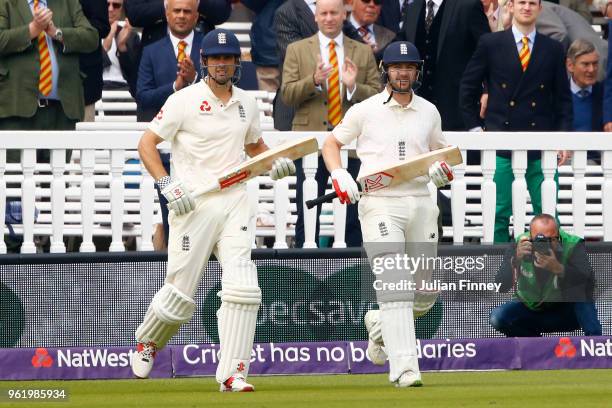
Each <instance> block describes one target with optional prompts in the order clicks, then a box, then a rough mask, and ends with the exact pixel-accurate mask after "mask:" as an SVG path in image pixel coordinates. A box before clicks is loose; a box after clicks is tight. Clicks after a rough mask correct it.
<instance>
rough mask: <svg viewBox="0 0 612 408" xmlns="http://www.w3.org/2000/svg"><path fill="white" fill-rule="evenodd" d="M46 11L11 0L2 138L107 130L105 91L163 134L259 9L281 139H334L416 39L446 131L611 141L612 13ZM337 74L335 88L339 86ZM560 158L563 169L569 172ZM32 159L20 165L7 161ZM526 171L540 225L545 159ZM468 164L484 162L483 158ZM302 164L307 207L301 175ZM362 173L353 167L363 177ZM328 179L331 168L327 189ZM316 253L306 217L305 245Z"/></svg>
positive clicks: (0, 97)
mask: <svg viewBox="0 0 612 408" xmlns="http://www.w3.org/2000/svg"><path fill="white" fill-rule="evenodd" d="M48 1H49V0H0V57H1V58H0V129H1V130H16V129H19V130H70V129H74V128H75V124H76V122H78V121H93V120H94V104H95V102H96V101H98V100H99V99H100V98H101V94H102V89H108V90H113V89H125V90H129V91H130V93H131V95H132V96H133V97H134V98H135V100H136V103H137V107H138V109H137V117H138V120H139V121H150V120H151V119H152V118H153V116H154V115H155V114H156V113H157V111H158V110H159V108H160V107H161V106H162V105H163V104H164V102H165V100H166V99H167V98H168V96H169V95H171V94H172V93H174V92H176V91H178V90H180V89H182V88H183V87H186V86H189V85H191V84H193V83H195V82H196V81H198V80H199V79H201V76H202V74H203V73H202V70H201V67H200V57H199V48H200V41H201V38H202V37H203V35H204V34H205V33H206V32H208V31H210V30H211V29H213V28H214V27H215V26H216V25H219V24H222V23H224V22H226V21H228V19H229V18H230V14H231V13H232V9H233V8H234V9H235V8H237V7H246V8H248V9H249V10H250V13H251V15H252V16H253V18H252V26H251V33H250V38H251V42H250V44H251V49H250V54H248V55H243V57H244V58H243V59H244V60H246V59H250V60H252V63H253V64H254V66H255V69H256V73H257V83H258V86H259V88H260V89H263V90H266V91H270V92H276V98H275V101H274V103H273V105H274V112H273V116H274V126H275V128H276V129H277V130H281V131H282V130H296V131H300V130H314V131H326V130H331V129H333V127H334V126H335V125H336V124H337V123H338V122H339V121H340V120H341V118H342V115H343V114H344V112H346V110H347V109H348V108H349V107H350V106H351V105H353V104H355V103H357V102H359V101H362V100H364V99H365V98H367V97H369V96H371V95H373V94H375V93H376V92H378V90H379V89H380V79H379V70H378V62H379V60H380V56H381V55H382V52H383V51H384V49H385V47H386V46H387V45H388V44H389V43H391V42H392V41H394V40H407V41H410V42H412V43H414V44H415V45H416V47H417V48H418V50H419V53H420V54H421V57H422V58H423V59H424V61H425V64H424V67H425V68H424V71H423V73H422V77H421V78H420V87H419V88H418V89H417V91H416V92H417V93H418V94H419V95H420V96H422V97H424V98H425V99H427V100H429V101H430V102H432V103H433V104H434V105H435V106H436V107H437V109H438V110H439V112H440V114H441V117H442V128H443V130H446V131H461V130H475V131H476V130H477V131H495V130H516V131H571V130H576V131H608V132H609V131H612V75H610V66H609V64H608V63H607V61H608V59H609V53H610V48H609V46H608V42H607V41H606V40H605V39H604V37H605V35H604V36H602V33H605V32H607V33H608V34H609V31H610V28H611V26H612V21H610V20H609V19H612V1H611V0H559V1H540V0H344V1H342V0H318V1H314V0H269V1H263V0H242V1H230V0H80V2H79V1H77V0H53V1H49V3H47V2H48ZM104 1H106V4H104ZM593 2H595V3H594V4H592V3H593ZM239 3H242V4H239ZM15 5H16V6H15ZM595 10H598V11H599V12H601V14H602V16H603V17H604V18H606V19H608V20H607V26H603V25H602V26H601V28H602V29H603V30H601V32H600V31H598V30H595V29H594V28H593V27H594V26H593V25H592V24H593V23H594V20H593V12H594V11H595ZM526 16H527V17H526ZM491 32H493V33H491ZM608 41H609V40H608ZM525 53H526V54H525ZM525 55H527V63H526V64H524V63H523V62H524V61H523V60H522V59H521V58H523V57H524V56H525ZM519 56H521V58H519ZM334 64H336V65H335V66H334ZM334 67H336V68H337V72H338V78H337V80H331V79H330V73H331V72H334ZM606 71H607V73H608V75H606ZM204 75H205V73H204ZM334 87H337V88H338V92H337V93H338V94H339V97H338V99H336V92H335V90H334ZM330 94H333V95H334V98H330ZM549 101H552V102H553V103H549ZM559 155H560V160H559V163H562V162H564V161H566V160H568V159H570V158H569V153H568V152H559ZM46 156H48V153H46ZM46 156H45V152H40V153H39V157H38V160H39V161H43V162H44V161H48V160H49V158H48V157H46ZM19 159H20V158H19V152H18V151H9V152H8V157H7V160H8V161H9V162H18V161H19ZM529 159H530V161H529V163H530V164H529V168H528V170H527V183H528V187H529V191H530V193H531V195H532V197H531V198H532V202H533V203H534V209H535V212H536V213H538V212H539V211H540V207H539V206H538V205H537V204H538V196H539V191H540V189H539V187H540V184H541V181H542V174H541V167H540V162H539V156H538V154H537V152H533V153H530V156H529ZM589 159H591V160H594V161H598V160H599V157H598V155H597V154H594V153H592V154H589ZM468 160H469V161H471V162H478V160H479V157H478V154H477V152H471V153H470V155H469V157H468ZM296 164H297V166H298V174H297V175H298V192H297V202H298V203H299V202H300V201H301V188H300V187H301V183H300V181H303V180H304V174H303V171H302V170H301V169H302V168H301V163H300V161H298V162H297V163H296ZM166 165H168V162H166ZM497 165H498V171H497V172H496V176H495V181H496V183H497V185H498V187H497V191H498V197H497V199H498V208H497V217H496V235H495V240H496V242H505V241H508V240H509V239H510V236H509V234H508V220H507V218H508V217H509V208H510V207H509V205H510V204H509V203H510V201H509V200H510V195H509V194H507V190H508V189H509V188H510V187H509V186H510V184H509V183H511V181H512V174H511V173H512V171H511V167H509V166H510V162H509V156H508V154H507V153H506V152H498V163H497ZM358 168H359V161H358V160H357V159H356V158H355V157H350V158H349V162H348V169H349V171H350V172H351V174H353V175H356V174H357V171H358ZM508 170H509V171H510V172H509V173H508ZM504 172H505V173H504ZM327 179H328V174H327V172H326V171H325V166H324V165H323V163H319V171H318V172H317V175H316V180H317V183H318V185H319V190H320V191H322V190H323V189H324V188H325V185H326V183H327ZM439 205H440V207H441V209H442V211H441V217H450V205H449V203H448V202H447V201H445V198H444V196H442V195H440V196H439ZM162 207H164V206H163V205H162ZM319 211H320V209H319ZM164 218H165V217H164ZM440 222H441V223H442V222H445V221H444V220H443V219H441V220H440ZM446 222H448V221H446ZM317 233H318V231H317ZM346 237H347V243H348V245H349V246H359V245H361V233H360V228H359V221H358V220H357V215H356V211H355V210H354V209H351V208H349V210H348V222H347V230H346ZM303 241H304V231H303V210H302V206H301V205H298V222H297V226H296V246H298V247H299V246H301V245H302V244H303Z"/></svg>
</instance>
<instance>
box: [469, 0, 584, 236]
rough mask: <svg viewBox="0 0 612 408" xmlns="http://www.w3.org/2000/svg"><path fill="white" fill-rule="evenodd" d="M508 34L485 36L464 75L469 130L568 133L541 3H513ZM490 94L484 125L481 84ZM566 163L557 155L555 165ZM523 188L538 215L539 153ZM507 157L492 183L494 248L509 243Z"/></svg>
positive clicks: (554, 47)
mask: <svg viewBox="0 0 612 408" xmlns="http://www.w3.org/2000/svg"><path fill="white" fill-rule="evenodd" d="M509 9H510V12H511V13H512V15H513V20H512V28H511V29H509V30H506V31H499V32H496V33H491V34H487V35H484V36H483V37H482V38H481V39H480V41H479V43H478V48H477V49H476V52H475V53H474V56H473V57H472V59H471V60H470V62H469V64H468V66H467V67H466V69H465V73H464V74H463V80H462V82H461V100H460V103H461V111H462V114H463V118H464V121H465V124H466V125H467V127H468V128H469V129H470V130H482V128H484V129H485V130H488V131H532V132H533V131H570V130H571V129H572V98H571V94H570V88H569V81H568V78H567V73H566V71H565V64H564V59H565V55H564V52H563V47H562V46H561V44H560V43H559V42H557V41H555V40H552V39H550V38H548V37H546V36H544V35H542V34H540V33H538V32H536V28H535V24H536V20H537V18H538V15H539V13H540V11H541V10H542V4H541V2H540V1H539V0H513V1H511V2H510V4H509ZM483 83H484V84H485V86H486V87H487V88H488V90H489V100H488V106H487V112H486V115H485V118H484V121H483V120H482V119H481V118H480V107H479V100H480V96H481V93H482V84H483ZM566 159H567V152H560V161H559V164H562V163H563V162H564V161H565V160H566ZM525 178H526V180H527V187H528V189H529V194H530V196H531V202H532V204H533V207H534V213H535V214H540V213H541V212H542V198H541V184H542V181H543V180H544V176H543V174H542V168H541V160H540V152H535V151H530V152H529V153H528V165H527V174H526V175H525ZM513 180H514V175H513V173H512V163H511V156H510V152H507V151H498V152H497V163H496V170H495V176H494V181H495V183H496V185H497V206H496V214H495V236H494V240H495V242H508V241H509V240H510V235H509V233H508V226H509V223H510V222H509V220H510V215H511V214H512V191H511V188H512V181H513Z"/></svg>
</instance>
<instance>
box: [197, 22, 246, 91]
mask: <svg viewBox="0 0 612 408" xmlns="http://www.w3.org/2000/svg"><path fill="white" fill-rule="evenodd" d="M240 54H241V51H240V42H239V41H238V38H237V37H236V35H235V34H234V33H232V32H231V31H229V30H226V29H223V28H217V29H214V30H212V31H210V32H208V33H207V34H206V35H205V36H204V38H203V39H202V44H201V45H200V58H201V60H202V63H201V64H200V65H201V67H200V69H201V75H202V78H204V77H205V76H207V75H208V61H205V58H206V57H210V56H214V55H233V56H234V57H236V64H235V67H236V70H235V72H234V75H233V76H232V78H231V81H232V84H237V83H238V82H239V81H240V77H241V75H242V69H241V66H240Z"/></svg>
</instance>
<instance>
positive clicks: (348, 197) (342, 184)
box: [331, 169, 359, 204]
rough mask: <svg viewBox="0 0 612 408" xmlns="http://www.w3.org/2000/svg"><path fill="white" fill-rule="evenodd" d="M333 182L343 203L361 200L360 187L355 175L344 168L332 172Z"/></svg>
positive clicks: (353, 202)
mask: <svg viewBox="0 0 612 408" xmlns="http://www.w3.org/2000/svg"><path fill="white" fill-rule="evenodd" d="M331 178H332V184H333V186H334V190H336V194H337V195H338V198H339V199H340V202H341V203H342V204H355V203H356V202H357V201H359V187H357V183H355V180H353V177H351V175H350V174H349V173H348V171H346V170H344V169H336V170H334V171H332V172H331Z"/></svg>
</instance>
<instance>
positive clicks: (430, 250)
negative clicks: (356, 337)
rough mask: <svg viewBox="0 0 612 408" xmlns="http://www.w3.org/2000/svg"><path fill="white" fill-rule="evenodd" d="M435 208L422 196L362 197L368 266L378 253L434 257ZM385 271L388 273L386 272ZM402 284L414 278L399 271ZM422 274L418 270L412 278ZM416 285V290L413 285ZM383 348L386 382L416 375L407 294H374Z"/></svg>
mask: <svg viewBox="0 0 612 408" xmlns="http://www.w3.org/2000/svg"><path fill="white" fill-rule="evenodd" d="M438 213H439V210H438V207H437V206H436V204H435V203H434V202H433V201H432V200H431V197H430V196H429V195H427V196H405V197H377V196H370V195H364V196H363V197H362V198H361V200H360V201H359V220H360V221H361V230H362V233H363V241H364V247H365V249H366V252H367V254H368V258H369V260H370V262H371V263H372V262H373V258H375V257H378V256H381V254H396V253H401V254H403V253H406V254H407V255H409V256H413V257H419V256H421V255H422V254H425V255H426V256H435V253H436V249H435V247H436V242H437V239H438V222H437V221H438ZM385 273H387V272H386V271H385ZM394 273H401V274H403V275H402V278H404V279H406V280H413V281H415V282H417V284H418V282H419V281H418V280H415V277H414V276H411V274H410V272H409V271H406V270H401V268H400V269H398V270H396V271H391V276H394V275H393V274H394ZM421 273H422V272H421V271H417V273H416V275H415V276H419V275H420V274H421ZM417 287H418V286H417ZM377 299H378V303H379V306H380V320H381V325H382V336H383V341H384V344H385V349H386V351H387V354H388V356H389V380H390V381H391V382H394V381H397V379H398V378H399V377H400V376H401V375H402V374H403V373H404V372H406V371H411V372H413V373H415V374H419V363H418V359H417V355H416V335H415V332H414V320H413V310H412V309H413V302H414V293H411V292H410V291H387V292H386V293H377Z"/></svg>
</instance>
